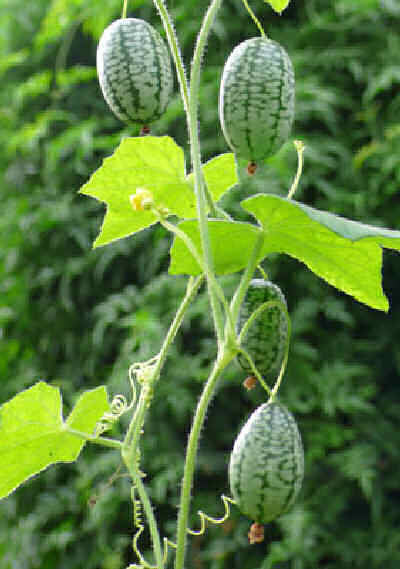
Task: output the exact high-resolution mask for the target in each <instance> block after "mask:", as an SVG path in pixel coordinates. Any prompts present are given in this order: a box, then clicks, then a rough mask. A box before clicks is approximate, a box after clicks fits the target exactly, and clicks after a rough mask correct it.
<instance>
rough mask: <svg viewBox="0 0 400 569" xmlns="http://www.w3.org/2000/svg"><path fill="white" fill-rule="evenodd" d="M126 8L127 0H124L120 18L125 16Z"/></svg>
mask: <svg viewBox="0 0 400 569" xmlns="http://www.w3.org/2000/svg"><path fill="white" fill-rule="evenodd" d="M127 10H128V0H124V5H123V8H122V16H121V17H122V18H126V12H127Z"/></svg>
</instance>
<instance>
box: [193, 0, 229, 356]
mask: <svg viewBox="0 0 400 569" xmlns="http://www.w3.org/2000/svg"><path fill="white" fill-rule="evenodd" d="M221 2H222V0H213V1H212V2H211V4H210V6H209V8H208V10H207V13H206V15H205V17H204V20H203V24H202V26H201V29H200V32H199V35H198V36H197V43H196V48H195V51H194V55H193V61H192V68H191V74H190V96H189V114H188V121H189V138H190V150H191V157H192V166H193V174H194V186H195V194H196V198H197V211H198V218H199V229H200V239H201V246H202V251H203V255H204V266H205V272H206V277H207V282H208V285H209V293H210V303H211V309H212V312H213V317H214V324H215V329H216V333H217V339H218V346H221V345H222V338H223V317H222V311H221V306H220V305H219V303H218V300H217V295H216V292H215V287H216V281H215V273H214V266H213V258H212V251H211V244H210V236H209V232H208V225H207V198H206V191H207V190H206V188H205V184H204V180H203V174H202V170H201V153H200V139H199V129H198V102H199V89H200V72H201V61H202V57H203V53H204V48H205V45H206V42H207V38H208V34H209V32H210V29H211V26H212V25H213V23H214V19H215V17H216V15H217V11H218V9H219V8H220V5H221ZM209 206H210V208H211V206H213V202H212V200H211V204H210V200H209Z"/></svg>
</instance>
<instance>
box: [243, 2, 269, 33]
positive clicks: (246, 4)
mask: <svg viewBox="0 0 400 569" xmlns="http://www.w3.org/2000/svg"><path fill="white" fill-rule="evenodd" d="M242 2H243V4H244V7H245V8H246V10H247V11H248V13H249V14H250V17H251V19H252V20H253V21H254V23H255V25H256V26H257V28H258V29H259V31H260V34H261V36H262V37H267V36H266V35H265V31H264V28H263V27H262V25H261V22H260V20H259V19H258V18H257V16H256V15H255V13H254V12H253V10H252V9H251V8H250V6H249V3H248V2H247V0H242Z"/></svg>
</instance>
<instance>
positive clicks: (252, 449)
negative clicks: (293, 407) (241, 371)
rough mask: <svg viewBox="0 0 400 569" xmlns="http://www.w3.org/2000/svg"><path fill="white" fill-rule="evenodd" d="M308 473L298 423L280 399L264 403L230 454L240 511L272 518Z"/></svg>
mask: <svg viewBox="0 0 400 569" xmlns="http://www.w3.org/2000/svg"><path fill="white" fill-rule="evenodd" d="M303 475H304V452H303V445H302V442H301V436H300V432H299V429H298V427H297V423H296V421H295V419H294V417H293V415H292V414H291V413H290V411H289V410H288V409H287V408H286V407H284V406H283V405H281V404H280V403H278V402H271V403H264V404H263V405H261V406H260V407H258V408H257V409H256V410H255V411H254V412H253V413H252V415H251V416H250V418H249V419H248V421H247V422H246V423H245V425H244V427H243V428H242V430H241V431H240V433H239V435H238V437H237V439H236V441H235V444H234V446H233V450H232V453H231V457H230V463H229V482H230V488H231V493H232V496H233V498H234V500H235V502H236V504H237V506H238V508H239V509H240V511H241V512H242V513H243V514H245V515H246V516H248V517H249V518H250V519H251V520H253V521H255V522H258V523H261V524H265V523H268V522H271V521H272V520H274V519H275V518H277V517H278V516H280V515H281V514H283V513H284V512H285V511H286V510H288V509H289V508H290V507H291V506H292V505H293V503H294V502H295V500H296V497H297V494H298V492H299V490H300V488H301V484H302V480H303Z"/></svg>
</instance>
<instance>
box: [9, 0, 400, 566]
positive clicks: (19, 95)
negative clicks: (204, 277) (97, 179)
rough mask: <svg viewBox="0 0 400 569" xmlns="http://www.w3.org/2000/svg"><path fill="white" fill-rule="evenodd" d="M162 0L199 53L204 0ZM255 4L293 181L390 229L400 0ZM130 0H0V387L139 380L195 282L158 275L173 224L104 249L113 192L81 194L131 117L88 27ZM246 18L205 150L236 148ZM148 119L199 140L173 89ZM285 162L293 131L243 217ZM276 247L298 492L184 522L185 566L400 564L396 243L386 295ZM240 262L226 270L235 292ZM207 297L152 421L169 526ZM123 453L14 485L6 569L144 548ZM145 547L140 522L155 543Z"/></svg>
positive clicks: (228, 19)
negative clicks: (289, 76) (260, 530)
mask: <svg viewBox="0 0 400 569" xmlns="http://www.w3.org/2000/svg"><path fill="white" fill-rule="evenodd" d="M168 5H169V6H170V8H171V12H172V14H173V16H174V18H175V21H176V28H177V33H178V35H179V38H180V41H181V43H182V48H183V52H184V57H185V61H186V63H187V65H189V63H190V60H191V53H192V49H193V45H194V42H195V39H196V34H197V32H198V29H199V25H200V21H201V18H202V16H203V14H204V12H205V10H206V8H207V5H208V2H207V1H206V0H185V1H181V0H172V1H169V2H168ZM251 5H252V8H253V9H254V10H255V11H256V13H257V15H258V17H259V18H260V20H261V21H262V23H263V25H264V27H265V29H266V32H267V34H268V35H270V37H271V38H272V39H275V40H277V41H279V42H280V43H281V44H283V45H284V46H285V48H286V49H287V51H288V53H289V54H290V56H291V58H292V61H293V64H294V67H295V71H296V82H297V83H296V122H295V126H294V130H293V137H294V138H298V139H301V140H303V142H304V143H305V145H306V147H307V149H306V153H305V168H304V174H303V177H302V180H301V184H300V187H299V189H298V193H297V194H296V197H297V199H299V200H302V201H304V202H305V203H307V204H309V205H313V206H315V207H318V208H321V209H327V210H329V211H332V212H334V213H338V214H341V215H345V216H347V217H351V218H353V219H356V220H360V221H362V222H365V223H372V224H375V225H384V226H387V227H390V228H394V229H399V228H400V200H399V197H398V190H399V186H400V63H399V54H400V34H399V33H398V30H399V29H400V3H399V2H398V0H352V1H349V0H334V1H328V0H305V1H302V0H292V2H291V5H290V6H289V8H288V9H287V10H286V11H285V12H284V14H283V15H282V16H277V15H276V14H274V13H273V11H272V10H271V9H270V8H269V6H268V5H266V4H265V3H263V2H261V0H257V1H256V0H254V1H253V2H252V3H251ZM120 11H121V2H120V1H116V0H107V1H105V2H88V1H86V2H84V1H83V0H46V1H45V0H34V1H33V2H24V1H22V0H1V2H0V75H1V83H0V145H1V152H0V168H1V172H2V178H1V188H0V192H1V215H0V336H1V342H0V403H3V402H5V401H6V400H8V399H9V398H11V397H12V396H14V395H15V394H16V393H17V392H18V391H20V390H22V389H24V388H27V387H29V386H31V385H32V384H34V383H35V382H36V381H38V380H39V379H44V380H46V381H48V382H51V383H52V384H53V385H57V386H60V388H61V389H62V393H63V397H64V405H65V413H67V412H68V410H69V409H70V408H71V406H72V405H73V403H74V401H75V400H76V398H77V396H78V394H79V393H80V392H81V391H83V390H84V389H88V388H92V387H94V386H97V385H99V384H106V385H107V386H108V389H109V392H110V395H115V394H116V393H125V394H128V382H127V368H128V366H129V364H130V363H132V362H133V361H135V360H144V359H146V358H148V357H150V356H151V355H153V354H154V353H156V352H157V351H158V349H159V346H160V343H161V341H162V338H163V335H164V333H165V330H166V328H167V326H168V325H169V322H170V320H171V318H172V317H173V314H174V312H175V310H176V308H177V306H178V305H179V302H180V299H181V297H182V295H183V293H184V289H185V283H186V278H185V277H169V276H168V275H167V274H166V270H167V267H168V249H169V245H170V238H169V236H168V235H166V234H165V232H164V231H163V230H162V229H161V228H159V227H154V228H152V229H151V230H147V231H144V232H142V233H140V234H139V235H137V236H135V237H134V238H130V239H124V240H121V241H118V242H116V243H114V244H111V245H108V246H107V247H105V248H99V249H96V250H92V249H91V243H92V241H93V239H94V238H95V237H96V235H97V233H98V231H99V228H100V225H101V222H102V219H103V215H104V206H103V205H102V204H100V203H99V202H97V201H95V200H93V199H90V198H87V197H84V196H79V195H78V194H77V191H78V189H79V187H80V186H81V185H82V184H83V183H84V182H86V181H87V179H88V177H89V176H90V174H91V173H92V172H93V171H94V170H95V169H96V168H98V167H99V166H100V165H101V163H102V160H103V159H104V158H105V157H107V156H109V155H110V154H111V153H112V152H113V151H114V149H115V148H116V146H117V145H118V144H119V141H120V140H121V137H122V136H127V135H129V136H132V135H133V136H135V135H137V134H138V132H137V131H136V130H135V129H132V128H126V127H124V126H123V125H121V124H120V122H118V120H117V119H116V118H114V116H113V115H112V114H111V112H110V111H109V110H108V108H107V107H106V104H105V102H104V101H103V98H102V96H101V93H100V89H99V87H98V83H97V78H96V70H95V57H96V44H97V41H98V38H99V36H100V35H101V33H102V30H103V29H104V27H106V26H107V25H108V24H109V23H110V22H111V21H112V20H113V19H115V18H117V17H119V15H120ZM128 13H129V15H130V16H134V17H139V18H144V19H146V20H148V21H149V22H151V23H152V24H153V25H155V26H156V27H157V28H158V29H159V30H160V31H161V26H160V22H159V19H158V16H157V14H156V12H155V9H154V7H153V5H152V2H151V1H150V0H147V1H138V0H136V2H130V5H129V11H128ZM162 33H163V32H162ZM254 35H257V29H256V28H255V26H254V24H253V23H252V21H251V20H250V18H249V17H248V15H247V12H246V11H245V10H244V8H243V5H242V3H241V2H240V0H225V2H223V7H222V9H221V11H220V13H219V17H218V21H217V23H216V25H215V27H214V29H213V33H212V35H211V37H210V41H209V44H208V49H207V53H206V58H205V61H204V72H203V82H202V91H201V101H202V105H201V113H200V116H201V135H202V150H203V158H204V160H206V159H208V158H210V157H212V156H213V155H215V154H217V153H219V152H226V151H228V149H227V146H226V144H225V141H224V139H223V137H222V134H221V131H220V128H219V122H218V116H217V106H218V88H219V80H220V75H221V71H222V66H223V63H224V61H225V59H226V58H227V56H228V54H229V53H230V51H231V50H232V49H233V47H234V46H235V45H236V44H237V43H239V42H241V41H243V40H244V39H247V38H248V37H252V36H254ZM176 92H178V90H177V89H176ZM153 134H155V135H163V134H169V135H171V136H173V137H174V138H175V140H176V141H177V142H178V144H180V145H182V146H183V147H184V148H185V150H186V151H187V149H188V148H187V138H188V137H187V132H186V126H185V119H184V116H183V110H182V105H181V103H180V101H179V98H178V95H177V96H176V98H175V99H174V101H173V102H172V103H171V105H170V106H169V109H168V112H167V113H166V115H165V116H164V117H163V118H162V119H161V120H160V121H159V122H157V123H156V124H155V125H154V127H153ZM295 168H296V154H295V150H294V148H293V146H292V145H291V144H287V145H286V146H285V147H284V148H283V149H282V151H280V153H279V154H278V155H277V156H276V157H274V158H273V159H271V160H269V161H268V162H267V163H266V164H265V166H263V167H262V168H260V169H259V171H258V172H257V175H256V176H255V177H254V178H253V179H252V180H251V183H250V182H249V181H247V180H244V182H243V184H242V185H241V186H240V188H238V189H236V190H235V191H233V192H231V194H230V195H229V196H228V197H227V199H226V203H225V205H226V207H228V208H230V209H231V211H235V212H236V213H237V215H239V216H243V215H244V214H243V212H242V213H241V212H240V208H239V207H238V200H239V199H240V198H242V197H244V196H245V195H247V193H249V192H254V191H258V192H273V193H278V194H281V195H284V194H285V193H286V192H287V188H288V185H289V184H290V182H291V180H292V177H293V175H294V173H295ZM243 219H244V217H243ZM264 266H265V268H266V270H267V271H268V273H269V275H270V276H271V278H272V279H273V280H274V281H275V282H277V283H278V284H279V285H280V287H281V288H282V290H283V291H284V293H285V295H286V297H287V301H288V305H289V309H290V313H291V315H292V323H293V337H292V345H291V350H290V357H289V365H288V370H287V373H286V377H285V379H284V382H283V385H282V389H281V398H282V401H283V402H284V403H286V404H287V405H288V406H289V407H290V409H291V410H292V412H293V413H294V414H295V416H296V418H297V420H298V422H299V425H300V428H301V431H302V435H303V439H304V445H305V452H306V474H305V480H304V486H303V490H302V492H301V496H300V499H299V501H298V504H297V505H296V507H295V508H294V509H293V510H292V511H291V512H289V513H288V514H287V515H285V516H283V517H282V518H280V519H279V520H278V521H277V522H275V523H272V524H269V525H268V526H267V527H266V540H265V542H264V543H262V544H259V545H253V546H249V545H248V542H247V531H248V528H249V524H250V522H249V520H247V519H245V518H244V517H243V516H241V515H240V514H239V512H238V510H237V509H235V508H233V509H232V515H231V517H230V519H229V521H228V522H227V523H225V524H224V525H223V526H214V527H211V528H209V529H208V531H207V533H206V534H205V535H204V536H201V537H198V538H193V539H191V541H190V547H189V549H188V559H187V569H314V568H315V569H350V568H351V569H366V568H368V569H383V568H385V569H398V568H399V567H400V532H399V527H400V483H399V474H398V473H399V465H400V387H399V377H400V373H399V371H400V350H399V346H398V342H399V338H400V293H399V290H398V288H397V287H398V280H399V279H398V275H399V273H400V257H399V255H398V254H397V253H396V252H389V251H386V252H385V253H384V265H383V283H384V289H385V292H386V294H387V296H388V297H389V300H390V304H391V308H390V311H389V313H388V314H384V313H381V312H376V311H373V310H372V309H370V308H368V307H366V306H364V305H362V304H359V303H358V302H356V301H355V300H353V299H352V298H350V297H348V296H346V295H344V294H342V293H340V292H338V291H336V290H335V289H333V288H331V287H329V286H328V285H327V284H325V283H324V282H323V281H320V280H319V279H317V277H315V276H314V275H313V274H312V273H311V272H309V271H308V269H307V268H306V267H304V266H303V265H301V264H300V263H298V262H297V261H295V260H293V259H290V258H286V257H282V256H275V257H273V258H271V259H270V260H268V262H266V263H264ZM237 279H238V276H237V275H234V276H230V277H229V278H225V279H224V281H223V282H224V286H225V288H226V290H227V291H228V292H230V291H233V289H234V286H235V284H236V282H237ZM209 315H210V311H209V309H208V305H207V301H206V298H205V297H204V295H203V294H200V295H199V297H198V299H197V300H196V302H195V303H194V304H193V306H192V307H191V309H190V312H189V314H188V316H187V318H186V319H185V322H184V325H183V328H182V331H181V333H180V334H179V336H178V338H177V340H176V342H175V344H174V347H173V349H172V350H171V353H170V357H169V359H168V363H167V365H166V367H165V371H164V374H163V376H162V379H161V381H160V383H159V385H158V387H157V392H156V395H155V399H154V403H153V408H152V412H151V417H150V419H149V421H148V423H147V424H146V431H145V435H144V437H143V439H142V440H143V447H142V451H143V469H144V470H145V472H147V478H146V480H147V484H148V487H149V491H150V494H151V498H152V500H153V502H154V505H155V508H156V511H157V516H158V518H159V520H160V524H161V528H162V532H163V534H164V535H167V536H169V537H170V538H171V539H173V538H174V537H175V536H174V527H175V526H174V524H175V516H176V512H177V500H178V494H179V486H180V477H181V475H182V463H183V457H184V451H185V445H186V439H187V434H188V430H189V428H190V421H191V415H192V411H193V408H194V405H195V403H196V400H197V397H198V395H199V393H200V391H201V388H202V384H203V382H204V381H205V379H206V377H207V373H208V370H209V365H210V362H211V361H212V358H213V357H214V356H215V351H216V346H215V341H214V339H213V336H212V329H211V321H210V316H209ZM243 379H244V374H243V372H242V371H241V370H240V369H239V367H238V366H237V365H236V363H235V364H232V365H231V367H230V368H229V369H228V370H227V372H226V373H225V375H224V377H223V379H222V381H221V383H220V386H219V391H218V394H217V397H216V398H215V399H214V401H213V404H212V406H211V408H210V411H209V413H208V421H207V424H206V427H205V429H204V430H203V435H202V441H201V449H200V453H199V459H198V469H197V474H196V480H195V488H194V504H193V506H194V507H193V512H196V510H197V509H199V508H201V509H203V510H205V511H206V512H207V513H208V514H210V515H213V516H219V515H222V512H223V508H222V504H221V502H220V498H219V496H220V494H221V493H224V492H225V493H228V492H229V488H228V483H227V462H228V459H229V452H230V449H231V447H232V444H233V441H234V439H235V437H236V434H237V433H238V431H239V429H240V427H241V425H242V424H243V422H244V421H245V420H246V418H247V417H248V415H249V413H250V412H251V411H252V410H253V409H254V408H255V406H257V405H258V404H260V403H261V402H263V401H264V399H265V394H264V393H263V391H262V390H261V389H260V388H256V389H255V390H253V391H252V392H250V393H247V392H246V391H245V389H243V387H242V385H241V384H242V381H243ZM122 427H123V425H122ZM122 427H121V426H120V427H119V428H118V427H117V428H115V430H114V432H113V434H114V435H115V436H117V437H118V436H119V435H120V434H121V433H120V431H121V432H122ZM0 462H1V457H0ZM118 466H119V460H118V456H117V453H115V452H113V451H107V450H103V449H100V448H93V447H89V446H87V447H86V448H85V450H84V451H83V453H82V455H81V457H80V459H79V461H78V462H77V463H76V464H72V465H57V466H53V467H51V468H50V469H48V470H47V471H46V472H45V473H44V474H42V475H41V476H39V477H36V478H34V479H32V480H30V481H29V482H27V483H25V484H24V485H23V486H22V487H20V488H19V489H18V490H17V491H16V492H15V493H14V494H13V495H11V496H10V497H8V498H7V499H5V500H3V501H2V502H1V503H0V567H1V569H56V568H57V569H82V568H85V569H124V568H125V567H126V566H127V565H128V563H129V562H131V563H133V562H135V561H136V560H135V558H134V555H133V554H132V551H131V545H130V543H131V536H132V507H131V503H130V500H129V483H128V480H127V479H126V478H124V477H121V478H118V479H117V480H116V481H115V482H114V483H113V484H111V485H107V483H108V480H109V478H110V476H112V475H113V473H115V471H116V470H117V469H118ZM197 524H198V520H197V518H196V516H195V515H193V519H192V527H196V526H197ZM148 545H149V542H148V536H147V535H144V537H143V540H142V549H143V551H144V552H146V551H147V550H148Z"/></svg>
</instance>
